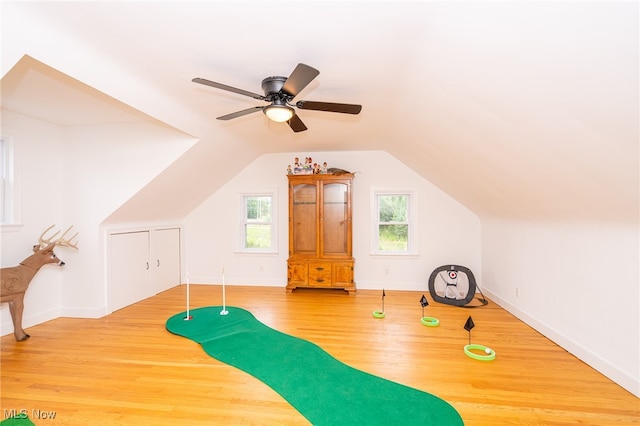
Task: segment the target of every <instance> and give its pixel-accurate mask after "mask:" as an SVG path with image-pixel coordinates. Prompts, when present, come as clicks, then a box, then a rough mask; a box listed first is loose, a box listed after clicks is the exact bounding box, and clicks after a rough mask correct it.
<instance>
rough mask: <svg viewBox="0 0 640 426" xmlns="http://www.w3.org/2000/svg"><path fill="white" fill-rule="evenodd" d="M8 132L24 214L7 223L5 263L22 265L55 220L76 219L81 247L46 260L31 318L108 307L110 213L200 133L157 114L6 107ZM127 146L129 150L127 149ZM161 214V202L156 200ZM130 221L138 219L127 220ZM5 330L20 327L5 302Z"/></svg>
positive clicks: (29, 297)
mask: <svg viewBox="0 0 640 426" xmlns="http://www.w3.org/2000/svg"><path fill="white" fill-rule="evenodd" d="M2 134H3V136H8V137H11V138H13V141H14V145H15V147H16V150H17V151H18V152H19V164H18V166H19V167H18V170H17V173H18V175H19V176H18V177H19V180H20V197H19V200H18V201H19V202H20V204H21V209H20V210H21V212H22V213H21V217H20V218H19V219H20V220H19V223H20V225H21V226H17V227H6V226H3V227H2V234H1V235H2V244H1V247H2V259H1V262H2V267H8V266H15V265H17V264H18V263H19V262H20V261H21V260H22V259H24V258H25V257H27V256H28V255H29V254H31V246H32V245H33V244H35V243H36V242H37V238H38V237H39V236H40V233H41V232H42V231H43V230H44V229H46V228H47V227H48V226H50V225H51V224H56V225H57V226H58V228H62V229H63V230H64V229H66V228H67V227H68V226H71V225H73V226H74V228H73V232H76V231H77V232H79V233H80V234H79V236H78V238H77V241H78V247H79V250H77V251H75V250H73V249H69V248H58V249H57V250H56V252H57V253H58V255H59V256H60V257H61V258H63V259H64V261H65V262H66V265H65V266H64V268H61V269H52V267H51V266H46V267H44V268H43V269H42V270H41V271H40V272H39V273H38V274H37V275H36V277H35V278H34V280H33V281H32V283H31V285H30V287H29V289H28V290H27V293H26V299H25V312H24V317H23V320H24V326H25V327H29V326H32V325H35V324H39V323H41V322H44V321H47V320H50V319H53V318H56V317H58V316H75V317H100V316H102V315H104V314H105V313H106V282H107V277H106V272H105V271H106V269H105V256H106V255H105V244H106V243H105V241H106V240H105V237H106V229H107V227H109V226H111V227H117V226H124V225H120V224H117V223H105V220H106V219H107V218H108V217H109V215H110V214H111V213H113V212H114V211H115V210H116V209H117V208H118V207H120V206H121V205H122V204H123V203H126V202H127V201H128V200H129V199H130V198H131V197H132V196H133V195H134V194H136V193H137V192H138V191H139V190H140V189H141V188H142V187H144V185H146V184H147V183H148V182H149V181H151V180H152V179H153V178H155V177H156V176H157V175H158V174H159V173H161V172H162V170H163V169H164V168H165V167H167V166H168V165H169V164H171V162H173V161H174V160H175V159H176V158H177V157H179V156H180V155H181V154H182V153H183V152H185V151H186V150H188V149H189V148H190V147H191V146H192V145H193V143H194V139H193V138H192V137H187V136H185V135H183V134H181V133H179V132H175V131H172V130H170V129H168V128H167V127H166V126H162V125H158V124H156V123H152V122H129V123H118V124H111V125H93V126H89V125H88V126H78V127H61V126H57V125H53V124H50V123H46V122H44V121H42V120H37V119H34V118H30V117H26V116H24V115H21V114H17V113H15V112H12V111H9V110H6V109H3V110H2ZM123 154H124V155H123ZM149 211H150V213H149V215H148V217H149V222H153V219H154V216H153V206H149ZM127 226H130V224H127ZM0 314H1V319H2V330H1V331H2V334H3V335H4V334H8V333H11V332H13V325H12V323H11V319H10V317H9V313H8V306H7V305H6V304H2V305H1V307H0Z"/></svg>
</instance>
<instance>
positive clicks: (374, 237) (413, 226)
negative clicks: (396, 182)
mask: <svg viewBox="0 0 640 426" xmlns="http://www.w3.org/2000/svg"><path fill="white" fill-rule="evenodd" d="M393 195H402V196H407V197H408V199H407V221H406V224H407V226H408V231H407V239H408V241H407V250H406V251H384V250H380V249H379V238H380V231H379V230H380V225H381V224H384V223H387V222H380V210H379V209H380V202H379V199H380V197H381V196H393ZM370 210H371V238H370V241H371V247H370V253H371V255H373V256H417V255H418V235H419V234H418V200H417V195H416V192H415V190H413V189H407V188H399V189H389V188H384V189H383V188H372V189H371V207H370Z"/></svg>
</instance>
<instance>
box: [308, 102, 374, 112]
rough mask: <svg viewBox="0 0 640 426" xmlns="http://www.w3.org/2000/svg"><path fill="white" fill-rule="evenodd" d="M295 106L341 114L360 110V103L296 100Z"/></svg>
mask: <svg viewBox="0 0 640 426" xmlns="http://www.w3.org/2000/svg"><path fill="white" fill-rule="evenodd" d="M296 106H297V107H298V108H300V109H313V110H316V111H329V112H340V113H343V114H359V113H360V111H361V110H362V105H354V104H337V103H333V102H314V101H298V102H297V103H296Z"/></svg>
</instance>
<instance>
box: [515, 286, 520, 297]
mask: <svg viewBox="0 0 640 426" xmlns="http://www.w3.org/2000/svg"><path fill="white" fill-rule="evenodd" d="M516 297H520V287H516Z"/></svg>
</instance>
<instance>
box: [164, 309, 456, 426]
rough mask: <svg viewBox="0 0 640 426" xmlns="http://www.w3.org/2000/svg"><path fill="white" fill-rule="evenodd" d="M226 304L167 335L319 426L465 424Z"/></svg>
mask: <svg viewBox="0 0 640 426" xmlns="http://www.w3.org/2000/svg"><path fill="white" fill-rule="evenodd" d="M221 310H222V307H221V306H211V307H205V308H198V309H194V310H191V311H190V315H191V316H192V317H193V318H192V319H191V320H189V321H185V320H184V318H185V312H182V313H179V314H177V315H174V316H172V317H171V318H169V319H168V320H167V324H166V327H167V330H168V331H170V332H171V333H173V334H177V335H180V336H183V337H186V338H188V339H191V340H193V341H195V342H197V343H199V344H200V345H202V348H203V349H204V351H205V352H206V353H207V354H209V355H211V356H212V357H213V358H215V359H217V360H219V361H221V362H224V363H226V364H229V365H232V366H234V367H236V368H238V369H240V370H242V371H244V372H246V373H248V374H251V375H252V376H254V377H256V378H257V379H259V380H261V381H262V382H264V383H265V384H267V385H268V386H269V387H271V388H272V389H273V390H275V391H276V392H278V393H279V394H280V395H281V396H282V397H283V398H284V399H285V400H287V401H288V402H289V403H290V404H291V405H292V406H293V407H295V408H296V410H298V411H299V412H300V413H301V414H302V415H303V416H304V417H306V418H307V420H309V421H310V422H311V423H312V424H314V425H330V426H336V425H358V426H360V425H373V424H380V425H437V426H449V425H462V424H463V422H462V418H461V417H460V415H459V414H458V412H457V411H456V410H455V409H454V408H453V407H452V406H451V405H449V404H448V403H447V402H445V401H443V400H442V399H440V398H438V397H436V396H434V395H431V394H429V393H426V392H423V391H421V390H418V389H414V388H411V387H408V386H405V385H402V384H399V383H396V382H392V381H390V380H386V379H383V378H381V377H377V376H374V375H372V374H369V373H366V372H364V371H361V370H357V369H355V368H353V367H350V366H348V365H346V364H344V363H342V362H341V361H339V360H337V359H336V358H334V357H333V356H331V355H330V354H329V353H327V352H326V351H325V350H323V349H322V348H320V347H319V346H317V345H316V344H314V343H311V342H309V341H306V340H303V339H299V338H297V337H293V336H289V335H287V334H284V333H281V332H279V331H277V330H274V329H272V328H270V327H268V326H266V325H264V324H263V323H261V322H260V321H258V320H257V319H256V318H255V317H254V316H253V315H252V314H251V313H250V312H248V311H246V310H244V309H241V308H235V307H227V310H228V311H229V314H228V315H220V311H221Z"/></svg>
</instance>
